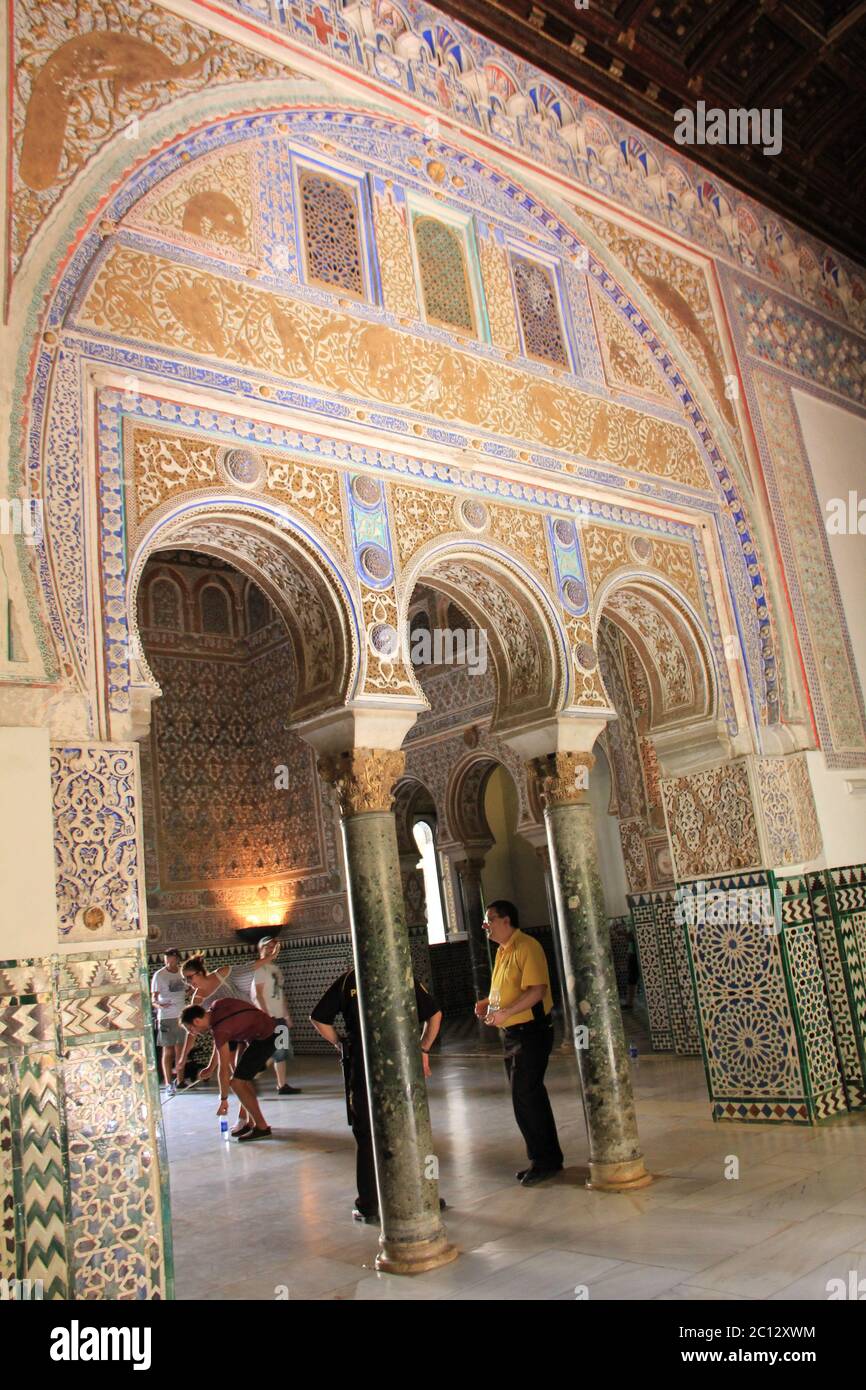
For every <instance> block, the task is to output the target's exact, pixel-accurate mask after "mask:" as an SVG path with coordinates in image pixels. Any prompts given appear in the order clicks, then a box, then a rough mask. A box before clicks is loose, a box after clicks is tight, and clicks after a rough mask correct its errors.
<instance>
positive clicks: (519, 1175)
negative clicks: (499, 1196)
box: [514, 1168, 532, 1182]
mask: <svg viewBox="0 0 866 1390" xmlns="http://www.w3.org/2000/svg"><path fill="white" fill-rule="evenodd" d="M531 1172H532V1169H531V1168H521V1170H520V1172H519V1173H515V1174H514V1176H515V1177H516V1179H517V1181H518V1182H523V1179H524V1178H525V1177H526V1174H527V1173H531Z"/></svg>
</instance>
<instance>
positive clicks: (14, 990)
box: [0, 961, 52, 1003]
mask: <svg viewBox="0 0 866 1390" xmlns="http://www.w3.org/2000/svg"><path fill="white" fill-rule="evenodd" d="M51 987H52V978H51V966H50V963H49V962H47V961H27V962H25V963H24V964H22V965H15V964H12V963H9V962H6V963H5V964H4V965H2V966H0V1003H2V1002H3V1000H4V996H6V995H10V994H11V995H14V996H15V997H16V998H20V996H21V995H22V994H47V993H48V991H49V990H50V989H51Z"/></svg>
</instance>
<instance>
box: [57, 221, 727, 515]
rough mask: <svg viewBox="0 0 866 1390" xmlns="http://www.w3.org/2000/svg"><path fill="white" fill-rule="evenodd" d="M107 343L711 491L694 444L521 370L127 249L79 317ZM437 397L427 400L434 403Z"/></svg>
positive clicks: (670, 428)
mask: <svg viewBox="0 0 866 1390" xmlns="http://www.w3.org/2000/svg"><path fill="white" fill-rule="evenodd" d="M79 322H80V324H81V325H82V326H86V327H90V328H92V329H95V330H98V331H99V332H103V333H106V332H107V333H112V334H117V335H121V336H123V337H133V338H137V339H139V340H141V341H144V342H148V343H153V344H162V345H164V346H166V347H175V348H181V349H183V350H184V351H192V352H196V353H199V354H201V355H204V356H209V357H217V358H220V359H223V360H225V361H230V362H234V363H236V364H238V365H241V366H255V367H257V368H258V369H260V370H265V371H268V372H271V373H273V374H275V375H279V376H282V377H286V378H289V379H290V380H294V381H304V382H307V383H308V384H310V385H317V386H322V387H325V388H327V389H329V390H332V391H339V392H346V393H348V394H350V395H353V396H355V397H356V398H360V399H365V400H369V399H372V400H378V401H384V402H387V403H388V404H389V405H391V406H396V407H403V408H406V409H410V410H411V409H416V410H421V411H423V412H424V413H426V412H428V411H430V410H434V411H436V413H437V414H439V415H440V416H441V417H443V418H447V419H450V420H454V421H462V422H464V423H466V424H468V425H472V426H476V427H477V428H479V429H483V430H489V431H491V432H494V433H496V434H499V435H501V436H504V437H506V438H514V439H522V440H526V441H529V442H531V443H534V444H537V443H539V442H540V443H542V444H546V445H548V446H550V447H561V448H567V449H568V450H569V451H570V452H573V453H576V454H580V455H583V456H584V457H586V458H589V459H598V460H600V461H603V462H606V463H609V464H614V465H617V466H619V467H622V468H627V469H630V470H634V471H636V472H639V473H647V474H650V475H655V476H659V477H664V478H668V479H670V480H672V481H675V482H680V483H686V484H688V485H689V486H692V487H696V488H700V489H701V490H706V489H707V488H708V486H709V479H708V477H707V472H706V469H705V467H704V465H703V463H702V461H701V459H700V456H699V454H698V451H697V449H696V447H695V445H694V443H693V442H692V440H691V438H690V437H689V434H688V432H687V431H686V430H685V428H683V427H682V426H680V425H677V424H674V423H672V422H671V421H668V420H660V419H656V418H654V417H653V416H650V415H644V414H641V413H640V412H638V411H636V410H632V409H630V408H629V407H626V406H620V405H617V404H615V403H614V402H612V401H606V400H599V399H598V398H597V397H594V396H590V395H587V394H585V393H583V392H581V391H578V390H576V389H574V388H573V387H570V386H566V385H562V384H560V383H558V382H553V381H548V380H545V379H543V378H541V377H538V376H535V375H532V374H530V373H528V372H526V371H521V370H520V369H518V368H517V367H510V366H507V365H504V364H500V363H496V362H492V361H488V360H486V359H480V358H478V357H475V356H473V355H472V354H471V353H468V352H458V351H456V350H455V349H453V348H452V347H450V346H448V345H447V344H443V343H437V342H433V341H430V340H429V339H426V338H418V337H415V336H412V335H411V334H408V333H403V332H399V331H398V330H396V329H393V328H390V327H388V326H386V325H384V324H379V323H370V322H367V321H365V320H363V319H355V318H352V317H350V316H349V315H347V314H341V313H336V312H333V311H331V310H329V309H326V308H324V307H320V306H318V305H314V304H309V303H307V302H305V301H302V300H293V299H290V298H288V297H286V296H285V295H277V294H273V293H271V292H268V291H266V290H261V289H257V288H253V287H252V286H250V285H247V284H241V283H238V282H237V281H234V280H230V279H227V278H224V277H220V276H217V275H214V274H212V273H210V272H206V271H204V270H200V269H198V268H196V267H192V266H186V265H182V264H176V263H173V262H171V261H169V260H167V259H165V258H164V257H161V256H156V255H152V254H149V253H143V252H141V251H140V250H133V249H132V248H130V247H126V246H122V245H116V246H114V247H113V248H112V249H111V250H110V252H109V254H108V256H107V258H106V260H105V261H104V263H103V265H102V266H101V267H100V270H99V272H98V273H97V276H96V278H95V280H94V282H93V284H92V286H91V288H90V291H89V293H88V295H87V297H86V300H85V303H84V305H83V307H82V309H81V311H80V314H79ZM431 392H432V394H431Z"/></svg>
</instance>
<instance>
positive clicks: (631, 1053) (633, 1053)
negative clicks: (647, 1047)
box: [628, 1043, 639, 1069]
mask: <svg viewBox="0 0 866 1390" xmlns="http://www.w3.org/2000/svg"><path fill="white" fill-rule="evenodd" d="M628 1060H629V1062H630V1063H631V1065H632V1067H633V1068H635V1069H636V1068H637V1067H638V1065H639V1064H638V1053H637V1047H636V1046H635V1044H634V1043H629V1045H628Z"/></svg>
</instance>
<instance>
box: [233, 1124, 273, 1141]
mask: <svg viewBox="0 0 866 1390" xmlns="http://www.w3.org/2000/svg"><path fill="white" fill-rule="evenodd" d="M270 1137H271V1131H270V1128H268V1129H256V1128H255V1126H254V1125H251V1126H250V1128H249V1129H247V1130H244V1132H243V1134H239V1135H238V1143H239V1144H243V1143H244V1142H245V1141H246V1140H247V1139H270Z"/></svg>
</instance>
